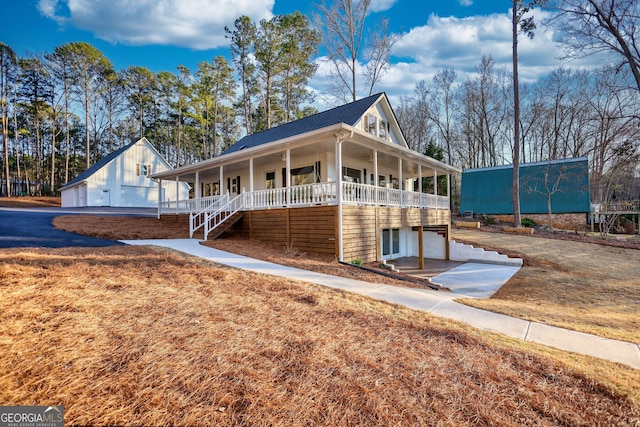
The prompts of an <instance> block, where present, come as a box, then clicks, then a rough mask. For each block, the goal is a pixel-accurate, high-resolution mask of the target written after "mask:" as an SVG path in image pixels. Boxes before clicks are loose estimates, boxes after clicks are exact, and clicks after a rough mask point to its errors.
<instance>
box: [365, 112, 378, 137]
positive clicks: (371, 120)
mask: <svg viewBox="0 0 640 427" xmlns="http://www.w3.org/2000/svg"><path fill="white" fill-rule="evenodd" d="M365 124H366V126H367V129H366V131H367V132H369V133H372V134H374V135H378V118H377V117H376V116H374V115H373V114H368V115H367V121H366V123H365Z"/></svg>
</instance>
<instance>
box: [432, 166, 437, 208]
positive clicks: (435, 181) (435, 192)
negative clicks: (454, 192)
mask: <svg viewBox="0 0 640 427" xmlns="http://www.w3.org/2000/svg"><path fill="white" fill-rule="evenodd" d="M433 195H434V196H436V206H438V202H437V200H438V171H437V170H434V171H433Z"/></svg>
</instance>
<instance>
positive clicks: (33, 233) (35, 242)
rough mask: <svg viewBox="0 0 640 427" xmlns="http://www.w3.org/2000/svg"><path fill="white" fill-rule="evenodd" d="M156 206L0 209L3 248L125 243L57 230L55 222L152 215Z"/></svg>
mask: <svg viewBox="0 0 640 427" xmlns="http://www.w3.org/2000/svg"><path fill="white" fill-rule="evenodd" d="M155 212H156V211H155V209H126V208H125V209H122V208H73V209H63V208H0V248H24V247H42V248H63V247H70V246H75V247H78V246H80V247H100V246H114V245H122V243H120V242H118V241H115V240H105V239H97V238H94V237H87V236H82V235H80V234H75V233H68V232H66V231H62V230H57V229H56V228H55V227H54V226H53V224H52V222H53V219H54V218H55V217H57V216H61V215H73V214H85V215H87V214H88V215H129V216H153V215H155Z"/></svg>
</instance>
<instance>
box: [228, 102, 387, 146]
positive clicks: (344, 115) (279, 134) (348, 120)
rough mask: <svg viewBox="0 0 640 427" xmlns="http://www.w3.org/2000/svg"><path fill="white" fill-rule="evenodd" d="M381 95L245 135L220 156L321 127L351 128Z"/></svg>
mask: <svg viewBox="0 0 640 427" xmlns="http://www.w3.org/2000/svg"><path fill="white" fill-rule="evenodd" d="M380 95H382V93H378V94H376V95H372V96H369V97H367V98H362V99H359V100H357V101H355V102H352V103H350V104H346V105H342V106H340V107H336V108H332V109H331V110H327V111H323V112H322V113H318V114H314V115H312V116H309V117H305V118H303V119H300V120H296V121H294V122H290V123H287V124H284V125H281V126H278V127H275V128H271V129H268V130H265V131H262V132H258V133H254V134H253V135H247V136H245V137H244V138H242V139H241V140H239V141H238V142H236V143H235V144H234V145H232V146H231V147H229V148H227V149H226V150H225V151H224V152H222V154H221V155H224V154H229V153H234V152H236V151H240V150H242V149H245V148H252V147H257V146H259V145H262V144H266V143H269V142H273V141H278V140H280V139H284V138H289V137H291V136H295V135H300V134H303V133H306V132H311V131H314V130H317V129H321V128H323V127H327V126H331V125H335V124H338V123H345V124H347V125H350V126H353V125H355V123H356V122H357V121H358V120H359V119H360V117H362V115H363V114H364V113H365V112H366V111H367V110H368V109H369V108H370V107H371V106H372V105H373V104H374V103H375V102H376V101H377V100H378V98H380Z"/></svg>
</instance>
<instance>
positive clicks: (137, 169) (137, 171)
mask: <svg viewBox="0 0 640 427" xmlns="http://www.w3.org/2000/svg"><path fill="white" fill-rule="evenodd" d="M136 175H137V176H140V163H136Z"/></svg>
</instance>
